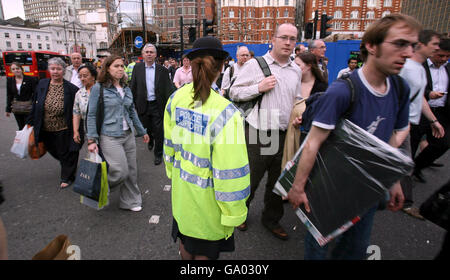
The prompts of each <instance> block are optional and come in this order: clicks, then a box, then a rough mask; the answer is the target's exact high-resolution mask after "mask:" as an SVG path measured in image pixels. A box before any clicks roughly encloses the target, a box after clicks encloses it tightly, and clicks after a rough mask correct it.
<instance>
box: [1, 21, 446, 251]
mask: <svg viewBox="0 0 450 280" xmlns="http://www.w3.org/2000/svg"><path fill="white" fill-rule="evenodd" d="M297 34H298V30H297V28H296V27H295V26H294V25H292V24H287V23H286V24H281V25H279V26H278V27H277V28H276V30H275V31H274V34H273V38H272V48H271V49H270V50H269V51H268V52H267V53H266V54H264V55H263V56H260V57H254V55H253V54H252V52H251V51H249V48H248V47H247V46H240V47H238V48H237V50H236V57H237V62H236V63H234V64H231V65H230V64H229V63H228V60H227V58H228V57H229V54H228V53H227V52H226V51H224V49H223V46H222V43H221V42H220V41H219V40H218V39H216V38H214V37H203V38H199V39H197V40H196V41H195V42H194V46H193V49H192V51H191V52H189V53H188V54H187V55H184V56H183V57H182V59H181V61H182V65H181V67H178V63H177V61H176V60H175V59H174V58H169V59H165V60H163V62H164V63H163V64H160V63H158V62H157V48H156V47H155V46H154V45H152V44H150V43H148V44H146V45H145V46H144V47H143V48H142V53H141V55H142V61H139V59H137V57H133V58H132V61H131V63H130V64H129V65H128V66H127V67H126V66H125V65H124V60H123V58H122V57H121V56H117V55H108V56H105V57H104V58H103V57H102V61H101V62H100V64H99V65H97V67H94V66H92V65H82V64H81V55H80V54H78V53H74V54H72V55H71V62H72V65H71V66H68V67H66V64H65V63H64V61H62V60H61V59H59V58H52V59H50V60H49V61H48V71H49V73H50V78H49V79H41V80H40V81H39V82H38V81H37V80H35V79H33V78H30V77H28V76H25V75H24V73H23V68H22V66H21V65H20V64H18V63H13V64H12V65H11V71H12V73H13V74H14V76H13V77H9V78H8V80H7V107H6V116H8V117H9V116H10V114H11V113H13V114H14V116H15V118H16V121H17V124H18V127H19V129H22V128H23V127H24V125H26V124H28V125H30V126H33V128H34V132H33V133H34V136H35V139H36V143H38V142H43V143H44V145H45V147H46V148H47V150H48V151H49V153H50V154H51V155H52V156H53V157H54V158H55V159H57V160H58V161H59V162H60V164H61V172H60V184H59V186H60V187H61V188H67V187H69V186H70V185H71V184H72V182H73V181H74V179H75V174H76V170H77V164H78V154H79V151H80V149H81V147H82V145H83V143H84V141H85V139H86V140H87V147H88V150H89V152H98V153H101V154H102V156H103V157H104V159H105V160H106V162H107V163H108V165H109V169H108V181H109V185H110V187H111V188H116V187H118V188H119V189H120V203H119V207H120V208H122V209H125V210H131V211H134V212H139V211H141V210H142V197H141V191H140V188H139V186H138V183H137V182H138V178H137V173H138V172H137V169H138V166H137V162H136V141H135V137H143V141H144V143H147V145H148V149H149V150H150V151H151V150H153V152H154V164H155V165H159V164H161V163H162V162H163V161H164V163H165V170H166V174H167V176H168V178H169V179H171V181H172V213H173V226H172V237H173V239H174V241H175V242H176V241H177V240H178V239H179V240H180V245H179V248H180V254H181V257H182V259H185V260H188V259H217V258H219V255H220V252H229V251H234V248H235V246H234V235H233V232H234V229H235V228H237V229H239V230H240V231H246V230H248V229H249V228H251V227H252V223H255V221H252V220H251V219H249V218H248V212H249V209H250V205H251V204H252V202H253V201H254V197H255V192H256V191H257V189H258V187H259V185H260V183H261V181H262V179H263V177H264V176H265V174H266V173H267V181H266V185H265V191H264V200H263V203H264V207H263V210H262V213H261V216H260V219H261V223H262V224H263V225H264V227H265V228H266V229H267V230H268V231H269V232H270V233H271V234H273V236H274V237H276V238H278V239H281V240H287V239H289V237H290V236H289V235H288V234H287V232H286V231H285V229H284V228H283V225H282V224H281V223H280V221H281V219H282V217H283V215H284V205H283V203H284V202H286V201H289V202H290V203H291V204H292V206H293V207H294V208H298V207H300V206H302V207H304V208H305V210H306V211H307V212H310V211H311V208H310V205H309V201H308V197H307V195H306V192H305V185H306V183H307V180H308V176H309V174H310V172H311V170H312V168H313V166H314V162H315V159H316V156H317V153H318V151H319V149H320V148H321V146H322V144H323V143H324V141H325V140H326V139H327V138H328V137H329V135H330V133H331V132H332V131H333V130H334V129H335V127H336V125H337V122H338V121H339V120H340V119H341V118H342V117H343V115H344V113H345V112H346V111H347V109H348V107H349V106H350V104H351V102H352V101H351V100H350V99H351V98H350V89H349V87H348V86H347V83H346V82H345V81H344V80H343V78H346V77H351V78H352V80H354V81H357V88H358V91H359V93H358V100H357V103H356V104H355V105H354V106H353V108H352V112H351V114H350V115H349V117H348V119H349V120H350V121H351V122H353V123H354V124H356V125H357V126H359V127H361V128H363V129H365V130H367V131H368V132H369V133H371V134H373V135H374V136H376V137H378V138H379V139H381V140H382V141H384V142H386V143H389V144H390V145H392V146H394V147H396V148H400V149H401V150H403V151H404V152H405V153H406V154H407V155H408V156H409V157H411V158H412V159H413V160H414V162H415V168H414V171H413V172H412V174H405V177H404V178H402V179H401V180H400V181H399V182H397V183H395V184H394V185H393V186H392V187H391V188H390V189H389V193H390V200H389V202H388V205H387V208H388V209H389V210H392V211H397V210H400V209H402V210H403V211H404V212H405V213H407V214H409V215H411V216H412V217H414V218H418V219H423V217H422V216H421V215H420V214H419V211H418V208H417V207H416V206H414V201H413V186H414V181H413V178H415V179H416V180H418V181H422V182H423V181H425V178H424V176H423V174H422V173H421V171H422V170H423V169H424V168H426V167H429V166H439V164H438V163H435V160H437V159H438V158H439V157H441V156H442V155H443V154H444V153H445V152H446V151H448V148H449V147H450V146H449V145H450V143H449V139H450V138H449V136H448V133H449V132H450V131H449V126H450V99H449V98H448V95H447V92H448V85H449V66H448V64H447V61H448V59H449V57H450V46H449V39H448V38H446V37H444V36H442V35H441V34H439V33H437V32H434V31H432V30H422V27H421V25H420V24H419V23H418V22H417V21H416V20H415V19H414V18H412V17H410V16H406V15H401V14H392V15H388V16H386V17H384V18H382V19H380V20H378V21H376V22H374V23H373V24H371V25H370V27H369V28H368V29H367V30H366V32H365V33H364V36H363V38H362V41H361V49H360V51H361V62H362V66H361V67H359V68H358V62H359V61H358V59H356V58H354V57H349V58H348V68H345V69H342V70H341V71H340V72H339V74H338V77H337V80H335V81H334V82H332V83H330V84H329V77H328V76H329V75H328V66H327V59H328V58H326V57H325V52H326V44H325V42H324V41H322V40H313V41H311V42H309V43H308V47H305V45H303V44H299V45H297V46H296V43H297ZM320 92H325V94H324V95H323V97H322V99H321V102H320V103H319V105H318V107H317V109H316V110H317V113H316V115H315V116H314V119H313V122H312V128H311V130H310V131H309V132H308V137H307V138H306V137H305V136H306V132H304V133H302V134H301V136H300V139H297V140H301V141H305V143H304V149H303V151H302V154H301V157H300V160H299V164H298V169H297V170H296V175H295V181H294V183H293V186H292V189H291V190H290V191H289V193H288V196H287V198H284V200H283V198H282V197H281V196H279V195H277V194H275V193H274V191H273V190H274V186H275V183H276V182H277V180H278V178H279V176H280V173H281V170H282V168H283V152H284V148H285V138H286V134H287V131H288V127H289V126H290V125H293V126H294V127H295V129H300V128H299V126H300V125H301V123H302V118H301V117H300V116H298V115H296V116H295V117H292V116H291V112H292V111H293V108H294V107H295V106H296V105H298V104H299V103H298V102H299V101H301V100H304V99H307V98H309V97H311V96H314V95H315V94H317V93H320ZM17 101H30V102H29V103H30V109H29V112H15V111H14V102H17ZM100 106H101V108H100ZM98 110H101V112H103V116H102V118H99V115H98V114H97V111H98ZM299 135H300V134H299ZM305 138H306V140H305ZM230 139H231V141H230ZM420 143H423V144H420ZM139 168H145V167H142V166H140V167H139ZM378 209H379V205H373V207H372V208H371V209H370V210H368V211H367V212H366V213H361V214H362V215H361V220H360V221H359V222H358V223H356V224H355V225H354V226H353V227H351V228H350V229H349V230H348V231H346V232H344V233H343V234H342V235H341V236H339V237H338V238H337V241H336V246H335V247H334V248H333V250H332V251H331V252H328V250H329V248H328V245H325V246H319V244H318V243H317V241H316V240H315V239H314V237H313V236H312V235H311V234H310V233H307V234H306V238H305V259H326V258H329V257H331V258H334V259H364V258H365V255H366V249H367V247H368V246H369V244H370V243H369V240H370V236H371V228H372V224H373V220H374V216H375V214H376V212H377V210H378ZM0 222H1V221H0ZM447 237H448V235H447ZM1 240H2V235H1V232H0V241H1ZM447 243H448V242H447ZM0 245H1V244H0ZM447 247H448V246H447ZM0 249H1V248H0ZM447 250H448V248H447ZM0 252H1V250H0ZM329 253H330V255H329Z"/></svg>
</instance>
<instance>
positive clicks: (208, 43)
mask: <svg viewBox="0 0 450 280" xmlns="http://www.w3.org/2000/svg"><path fill="white" fill-rule="evenodd" d="M204 55H211V56H212V57H214V58H216V59H225V58H227V57H228V52H226V51H224V50H223V46H222V43H221V42H220V40H219V39H217V38H216V37H212V36H206V37H201V38H198V39H197V40H195V42H194V44H193V46H192V50H191V51H190V52H189V53H188V54H187V57H188V58H189V59H190V60H192V59H194V58H196V57H199V56H204Z"/></svg>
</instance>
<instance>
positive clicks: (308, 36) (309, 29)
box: [305, 22, 314, 39]
mask: <svg viewBox="0 0 450 280" xmlns="http://www.w3.org/2000/svg"><path fill="white" fill-rule="evenodd" d="M313 29H314V24H313V23H312V22H308V23H307V24H306V27H305V39H311V38H312V37H313Z"/></svg>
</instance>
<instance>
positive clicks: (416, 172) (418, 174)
mask: <svg viewBox="0 0 450 280" xmlns="http://www.w3.org/2000/svg"><path fill="white" fill-rule="evenodd" d="M412 175H413V177H414V178H416V180H417V181H418V182H420V183H426V182H427V181H426V180H425V178H424V177H423V174H422V172H421V171H420V170H414V172H413V174H412Z"/></svg>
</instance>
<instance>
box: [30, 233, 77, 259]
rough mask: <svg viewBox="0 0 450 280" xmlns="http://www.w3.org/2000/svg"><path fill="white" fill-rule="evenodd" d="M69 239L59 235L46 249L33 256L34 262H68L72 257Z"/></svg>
mask: <svg viewBox="0 0 450 280" xmlns="http://www.w3.org/2000/svg"><path fill="white" fill-rule="evenodd" d="M70 245H71V244H70V241H69V238H68V237H67V236H66V235H58V236H57V237H55V239H53V240H52V241H51V242H50V243H49V244H48V245H47V246H45V248H44V249H42V250H41V251H40V252H39V253H37V254H36V255H34V256H33V258H32V260H67V259H68V258H69V257H70V255H69V254H68V249H69V247H70Z"/></svg>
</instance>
